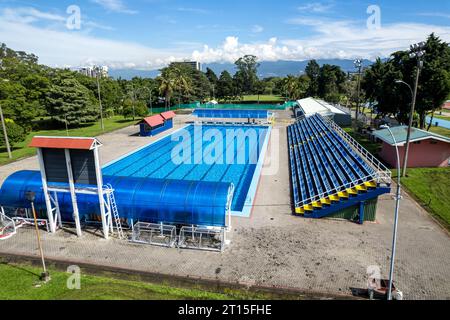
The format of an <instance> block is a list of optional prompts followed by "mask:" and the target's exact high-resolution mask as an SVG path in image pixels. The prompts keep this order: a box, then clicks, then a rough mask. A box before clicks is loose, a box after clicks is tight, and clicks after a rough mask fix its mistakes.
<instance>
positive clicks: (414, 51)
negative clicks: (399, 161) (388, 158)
mask: <svg viewBox="0 0 450 320" xmlns="http://www.w3.org/2000/svg"><path fill="white" fill-rule="evenodd" d="M425 46H426V43H425V42H420V43H418V44H413V45H412V46H411V53H410V55H409V56H410V58H417V72H416V81H415V84H414V92H413V100H412V103H411V110H410V112H409V125H408V133H407V135H406V147H405V156H404V160H403V174H402V176H403V177H406V171H407V168H408V155H409V146H410V141H411V129H412V125H413V119H414V110H415V107H416V98H417V90H418V87H419V77H420V70H421V69H422V67H423V60H422V57H423V55H424V54H425Z"/></svg>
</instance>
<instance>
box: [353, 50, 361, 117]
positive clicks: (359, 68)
mask: <svg viewBox="0 0 450 320" xmlns="http://www.w3.org/2000/svg"><path fill="white" fill-rule="evenodd" d="M354 64H355V68H356V69H358V89H357V91H358V102H357V105H356V121H358V116H359V104H360V92H361V69H362V60H361V59H356V60H355V61H354Z"/></svg>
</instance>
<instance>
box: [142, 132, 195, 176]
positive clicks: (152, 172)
mask: <svg viewBox="0 0 450 320" xmlns="http://www.w3.org/2000/svg"><path fill="white" fill-rule="evenodd" d="M192 126H193V128H194V130H195V125H192ZM194 136H195V135H194ZM200 139H203V133H202V134H201V136H200V138H198V137H197V138H196V139H195V140H193V141H192V143H191V150H192V149H193V147H195V143H196V142H197V141H198V140H200ZM200 148H201V147H200ZM196 151H197V149H195V150H194V154H195V152H196ZM164 155H165V154H164ZM191 155H192V153H191V154H190V155H189V156H191ZM162 156H163V155H161V156H159V157H158V158H161V157H162ZM184 158H186V157H184ZM155 160H156V159H155ZM170 160H172V157H170V158H169V159H168V160H167V161H166V162H163V163H162V164H161V165H160V166H159V167H158V168H156V169H154V170H152V171H151V172H150V173H149V174H148V175H146V178H148V177H149V176H151V175H152V174H154V173H155V172H156V171H158V170H160V169H161V168H163V167H164V166H166V165H167V163H169V162H170ZM152 162H153V161H152ZM147 165H148V164H147ZM178 168H179V165H178V166H175V167H174V169H172V171H170V173H169V174H166V175H165V177H163V178H159V179H167V177H168V176H169V175H170V174H172V173H173V172H174V171H175V170H176V169H178ZM176 180H182V179H176Z"/></svg>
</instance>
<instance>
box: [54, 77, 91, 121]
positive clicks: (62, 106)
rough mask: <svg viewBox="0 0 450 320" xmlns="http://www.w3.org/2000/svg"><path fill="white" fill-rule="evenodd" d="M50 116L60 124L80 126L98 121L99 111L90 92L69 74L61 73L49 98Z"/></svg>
mask: <svg viewBox="0 0 450 320" xmlns="http://www.w3.org/2000/svg"><path fill="white" fill-rule="evenodd" d="M47 105H48V109H49V114H50V115H51V116H52V119H53V120H55V121H56V122H57V123H59V124H67V125H68V126H73V125H80V124H82V123H89V122H93V121H95V120H97V118H98V116H99V110H98V109H97V108H96V107H95V104H93V103H92V99H91V97H90V92H89V90H88V89H87V88H86V87H84V86H83V85H82V84H80V83H79V82H78V81H77V80H76V79H74V78H73V77H72V76H71V74H70V73H69V72H60V73H59V74H58V75H57V78H56V79H55V80H54V82H53V84H52V85H51V86H50V90H49V92H48V97H47Z"/></svg>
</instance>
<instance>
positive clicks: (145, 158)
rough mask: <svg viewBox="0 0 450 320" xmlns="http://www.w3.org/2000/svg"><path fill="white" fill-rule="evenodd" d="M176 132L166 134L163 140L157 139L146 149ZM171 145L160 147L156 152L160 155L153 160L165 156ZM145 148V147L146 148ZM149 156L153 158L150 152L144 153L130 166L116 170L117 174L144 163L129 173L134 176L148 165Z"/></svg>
mask: <svg viewBox="0 0 450 320" xmlns="http://www.w3.org/2000/svg"><path fill="white" fill-rule="evenodd" d="M174 133H175V132H173V133H171V134H170V135H167V136H165V137H164V138H163V139H161V140H159V141H157V142H156V141H155V142H154V143H151V144H150V145H148V146H147V148H146V149H150V148H151V147H153V146H154V145H156V144H157V143H159V142H163V140H164V139H169V138H170V136H171V135H172V134H174ZM170 147H171V144H170V143H168V144H167V145H165V146H163V147H162V148H160V149H159V150H158V151H157V152H155V154H157V155H158V156H155V158H154V159H153V160H152V162H153V161H156V160H157V159H159V158H161V157H163V156H164V155H165V154H166V153H167V149H170ZM144 150H145V149H144ZM144 150H141V151H144ZM148 158H151V157H149V153H144V154H143V155H142V156H141V157H140V158H139V159H138V160H136V161H133V162H131V163H130V164H129V165H128V166H125V167H123V168H122V169H120V170H118V171H116V174H117V173H120V172H123V171H124V170H127V169H128V168H130V167H132V166H136V165H137V164H139V163H142V165H140V166H139V168H138V169H136V170H134V171H133V172H132V173H130V174H127V176H129V177H132V176H134V174H136V173H137V172H139V171H140V170H142V168H144V167H146V166H147V165H148V163H149V162H148Z"/></svg>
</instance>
